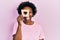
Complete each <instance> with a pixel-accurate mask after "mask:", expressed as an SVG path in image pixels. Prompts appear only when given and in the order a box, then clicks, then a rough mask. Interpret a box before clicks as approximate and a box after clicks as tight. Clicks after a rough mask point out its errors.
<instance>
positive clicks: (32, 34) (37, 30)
mask: <svg viewBox="0 0 60 40" xmlns="http://www.w3.org/2000/svg"><path fill="white" fill-rule="evenodd" d="M17 28H18V23H17V21H16V23H15V24H14V29H13V34H12V35H14V34H15V33H16V31H17ZM21 29H22V40H39V39H42V38H45V37H44V32H43V31H42V28H41V26H40V25H39V24H38V23H36V22H34V24H33V25H26V24H24V23H23V22H22V26H21Z"/></svg>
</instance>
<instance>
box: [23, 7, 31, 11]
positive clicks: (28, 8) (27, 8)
mask: <svg viewBox="0 0 60 40" xmlns="http://www.w3.org/2000/svg"><path fill="white" fill-rule="evenodd" d="M23 9H26V10H32V8H30V7H28V6H26V7H24V8H23Z"/></svg>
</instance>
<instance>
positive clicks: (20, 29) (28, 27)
mask: <svg viewBox="0 0 60 40" xmlns="http://www.w3.org/2000/svg"><path fill="white" fill-rule="evenodd" d="M21 10H29V14H28V15H29V17H28V18H27V17H24V16H23V15H22V12H21ZM17 11H18V14H19V16H18V17H17V19H16V20H17V21H16V23H15V25H14V29H13V40H44V33H43V31H42V28H41V26H40V24H38V23H36V22H35V21H33V20H32V17H34V15H35V14H36V11H37V10H36V7H35V5H34V4H33V3H31V2H28V1H27V2H22V3H21V4H20V5H19V6H18V8H17Z"/></svg>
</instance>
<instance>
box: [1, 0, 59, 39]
mask: <svg viewBox="0 0 60 40" xmlns="http://www.w3.org/2000/svg"><path fill="white" fill-rule="evenodd" d="M22 1H26V0H0V40H12V35H11V34H12V30H13V24H14V20H15V19H16V17H17V15H18V14H17V10H16V8H17V7H18V5H19V4H20V3H21V2H22ZM30 1H31V2H33V3H34V4H35V5H36V7H37V14H36V15H35V17H34V19H35V21H37V22H38V23H40V24H41V25H42V27H43V30H44V32H45V40H60V0H30ZM37 19H38V20H37Z"/></svg>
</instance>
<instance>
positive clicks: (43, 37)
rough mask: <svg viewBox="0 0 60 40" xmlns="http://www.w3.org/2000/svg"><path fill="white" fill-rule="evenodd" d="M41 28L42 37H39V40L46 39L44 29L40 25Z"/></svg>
mask: <svg viewBox="0 0 60 40" xmlns="http://www.w3.org/2000/svg"><path fill="white" fill-rule="evenodd" d="M39 27H40V35H39V39H45V36H44V31H43V29H42V26H40V25H39Z"/></svg>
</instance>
